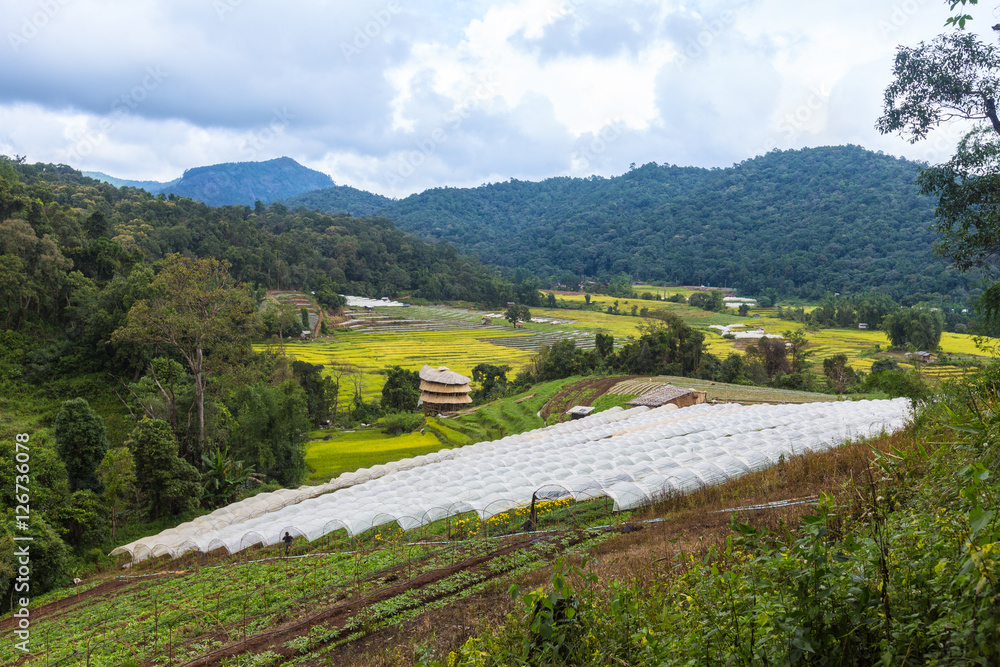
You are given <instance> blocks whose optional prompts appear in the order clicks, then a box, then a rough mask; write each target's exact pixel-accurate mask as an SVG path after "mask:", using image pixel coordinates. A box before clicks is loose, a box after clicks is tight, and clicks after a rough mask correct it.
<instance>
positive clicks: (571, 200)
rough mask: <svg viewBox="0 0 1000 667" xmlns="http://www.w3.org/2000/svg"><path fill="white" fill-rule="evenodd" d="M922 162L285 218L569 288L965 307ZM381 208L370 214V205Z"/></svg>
mask: <svg viewBox="0 0 1000 667" xmlns="http://www.w3.org/2000/svg"><path fill="white" fill-rule="evenodd" d="M919 168H920V165H919V164H917V163H914V162H910V161H907V160H903V159H897V158H894V157H891V156H889V155H883V154H881V153H873V152H871V151H867V150H865V149H863V148H860V147H858V146H834V147H825V148H808V149H803V150H789V151H772V152H771V153H768V154H767V155H764V156H761V157H757V158H754V159H752V160H746V161H744V162H742V163H740V164H738V165H734V166H733V167H731V168H727V169H701V168H695V167H677V166H673V165H657V164H653V163H650V164H646V165H644V166H641V167H636V168H633V169H632V170H631V171H629V172H628V173H625V174H623V175H621V176H617V177H614V178H601V177H598V176H592V177H589V178H585V179H580V178H550V179H547V180H545V181H542V182H539V183H533V182H526V181H517V180H511V181H509V182H505V183H493V184H488V185H483V186H480V187H478V188H471V189H468V188H435V189H432V190H427V191H426V192H423V193H420V194H415V195H412V196H410V197H407V198H405V199H401V200H396V201H393V200H385V199H384V198H381V197H377V196H375V195H370V196H368V197H364V196H363V194H362V193H359V192H358V191H353V189H348V188H344V187H336V188H330V189H326V190H319V191H315V192H310V193H307V194H305V195H300V196H299V197H296V198H293V199H290V200H287V201H286V202H285V203H286V204H288V205H289V206H290V207H297V206H306V207H310V208H321V209H322V210H326V211H336V212H349V213H355V214H366V215H371V214H374V213H378V214H379V215H384V216H386V217H388V218H391V219H392V220H393V221H394V222H395V223H396V224H397V225H398V226H399V228H400V229H403V230H406V231H408V232H410V233H413V234H416V235H418V236H421V237H423V238H427V239H441V240H446V241H448V242H449V243H454V244H455V245H457V246H458V247H459V248H460V249H462V250H466V251H472V252H475V253H476V254H477V255H478V256H479V257H480V259H482V261H484V262H487V263H490V264H494V265H497V266H505V267H522V268H524V269H526V270H528V271H531V272H533V273H535V275H538V276H539V277H541V278H542V279H543V280H544V279H549V280H552V281H553V282H555V283H562V284H565V285H573V284H575V283H577V282H578V281H579V280H580V279H581V278H582V277H592V278H593V277H596V278H604V279H605V280H607V279H608V278H609V277H610V276H613V275H617V274H620V273H622V272H624V273H627V274H629V275H631V276H632V278H633V280H635V281H652V282H672V283H679V284H711V285H718V286H730V287H737V288H738V289H739V290H740V291H741V293H743V294H748V295H756V294H759V293H761V292H762V291H763V290H764V289H766V288H774V289H776V290H777V291H778V293H780V294H781V295H782V296H785V297H804V298H812V299H815V298H819V297H822V296H823V295H824V294H827V293H833V292H840V293H845V294H846V293H858V292H863V291H866V290H868V289H872V288H877V289H879V290H880V291H882V292H884V293H886V294H888V295H889V296H891V297H892V298H893V299H895V300H897V301H900V302H902V303H904V304H906V303H916V302H918V301H927V300H935V295H948V296H949V297H951V299H954V300H958V301H964V300H965V297H966V296H967V295H968V292H969V291H970V289H973V287H972V286H973V285H974V277H969V276H964V275H960V274H959V273H958V272H957V271H955V270H954V269H952V268H951V267H949V265H948V263H947V262H946V261H945V260H943V259H941V258H940V257H938V256H936V255H935V254H934V251H933V246H934V243H935V242H936V240H937V237H936V234H935V231H934V230H933V229H932V227H931V225H932V223H933V220H934V200H933V198H931V197H928V196H922V195H920V194H919V192H918V189H917V185H916V183H915V178H916V174H917V171H918V169H919ZM380 205H381V207H380Z"/></svg>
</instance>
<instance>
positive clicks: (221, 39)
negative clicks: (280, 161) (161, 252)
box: [0, 0, 992, 196]
mask: <svg viewBox="0 0 1000 667" xmlns="http://www.w3.org/2000/svg"><path fill="white" fill-rule="evenodd" d="M46 8H47V9H46ZM946 16H947V8H945V7H943V6H942V5H941V3H940V2H938V1H937V0H869V1H865V2H862V1H861V0H844V1H843V2H838V3H821V4H816V3H798V4H796V3H788V2H786V1H784V0H781V1H779V0H700V1H699V0H692V1H690V2H688V1H683V2H682V1H681V0H670V1H669V2H661V1H658V0H588V1H587V2H584V1H583V0H501V1H493V2H491V1H489V0H464V1H463V2H445V3H435V4H430V3H423V4H413V3H411V2H408V1H407V0H359V1H355V0H352V1H348V0H303V1H302V2H299V3H296V4H294V5H278V4H277V3H273V2H271V3H269V2H264V1H263V0H218V1H217V2H216V1H214V0H213V1H212V2H209V1H206V0H171V1H170V2H167V0H7V2H5V3H3V5H2V6H0V24H2V25H4V26H6V27H7V32H6V34H5V40H4V44H0V151H2V152H5V153H18V154H27V155H28V157H29V159H30V160H41V161H52V162H65V161H67V160H70V161H71V162H72V164H73V165H74V166H77V167H80V168H84V169H98V170H102V171H107V172H109V173H112V174H114V175H116V176H121V177H130V178H142V179H159V180H166V179H169V178H174V177H176V176H177V175H179V174H180V173H181V172H182V171H183V170H184V169H185V168H189V167H193V166H199V165H202V164H212V163H216V162H223V161H234V160H248V159H260V160H263V159H269V158H272V157H278V156H280V155H289V156H290V157H293V158H295V159H296V160H299V161H300V162H302V163H303V164H306V165H309V166H312V167H314V168H319V169H321V170H324V171H327V172H328V173H330V174H331V175H332V176H333V177H334V179H335V180H336V181H337V182H339V183H347V184H351V185H356V186H357V187H363V188H366V189H370V190H374V191H377V192H381V193H384V194H390V195H397V196H398V195H405V194H407V193H409V192H413V191H416V190H420V189H424V188H427V187H433V186H441V185H478V184H479V183H482V182H484V181H488V180H495V179H506V178H510V177H515V178H522V179H540V178H544V177H547V176H553V175H560V174H572V175H587V174H588V173H591V172H597V173H600V174H603V175H611V174H614V173H620V172H621V171H624V170H625V169H627V168H628V165H629V164H630V163H631V162H637V163H642V162H646V161H651V160H652V161H656V162H661V163H662V162H672V163H677V164H692V165H697V166H726V165H728V164H730V163H732V162H736V161H740V160H742V159H746V158H749V157H752V156H753V155H755V154H759V153H762V152H765V151H766V150H769V149H770V148H773V147H781V148H789V147H800V146H803V145H823V144H838V143H847V142H852V143H859V144H861V145H863V146H866V147H869V148H873V149H881V150H885V151H887V152H892V153H895V154H904V155H907V156H911V157H914V158H920V159H930V160H936V159H940V158H941V157H943V156H944V155H947V153H948V151H950V150H951V146H952V145H953V141H954V137H953V135H954V131H951V132H950V133H948V132H946V133H941V134H942V135H943V138H938V139H937V140H935V141H932V142H928V143H926V144H917V145H915V146H911V145H909V144H906V143H904V142H902V141H901V140H899V139H898V138H895V137H881V136H879V135H878V134H877V133H876V132H875V130H874V129H873V125H874V121H875V117H876V116H877V115H878V113H879V111H880V99H881V91H882V90H883V89H884V87H885V85H886V83H887V82H888V80H889V76H890V68H891V63H892V58H893V55H894V53H895V48H896V45H897V44H898V43H907V44H914V43H916V42H917V41H919V40H920V39H930V38H932V37H933V36H934V35H935V34H936V33H938V32H940V31H941V30H942V29H943V28H942V25H943V22H944V19H945V18H946ZM990 18H991V17H990V16H988V15H987V13H986V12H984V13H983V16H982V17H978V18H977V22H978V23H977V24H976V25H975V26H974V27H975V28H976V29H977V30H980V31H981V32H986V33H988V32H990V31H989V27H988V25H986V23H988V22H989V21H990ZM980 24H981V25H980ZM988 38H989V39H992V36H988ZM151 71H152V72H156V73H159V75H158V76H157V77H154V80H151V79H150V74H149V73H150V72H151ZM139 98H141V99H139ZM123 105H124V107H125V108H127V114H124V115H123V114H122V113H121V110H122V108H123ZM91 144H92V145H91ZM81 146H84V147H85V151H84V150H81ZM84 152H85V153H86V154H83V153H84ZM404 174H405V175H404Z"/></svg>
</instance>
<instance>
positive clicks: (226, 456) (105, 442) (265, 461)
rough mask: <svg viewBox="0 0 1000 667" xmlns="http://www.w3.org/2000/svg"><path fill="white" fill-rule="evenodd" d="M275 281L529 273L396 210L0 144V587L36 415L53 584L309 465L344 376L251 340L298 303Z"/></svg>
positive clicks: (350, 288)
mask: <svg viewBox="0 0 1000 667" xmlns="http://www.w3.org/2000/svg"><path fill="white" fill-rule="evenodd" d="M272 288H275V289H299V290H306V291H311V292H314V293H315V295H316V299H317V301H318V302H319V303H320V304H321V305H324V306H326V307H331V306H336V305H338V304H339V303H340V297H339V294H341V293H358V294H363V295H369V296H378V295H389V296H395V295H398V294H400V293H403V292H405V293H406V294H409V295H411V296H414V297H416V298H420V297H424V298H427V299H435V300H439V299H449V300H471V301H476V302H478V303H488V304H492V305H500V304H503V303H506V302H507V301H509V300H513V299H515V298H518V295H519V294H521V295H523V294H526V292H525V290H528V291H532V290H531V286H530V284H528V283H523V284H512V283H511V282H509V281H507V280H505V279H503V278H502V277H501V276H500V275H499V274H498V273H497V272H496V271H494V270H491V269H488V268H487V267H484V266H483V265H482V264H480V263H479V262H478V261H477V260H475V259H472V258H468V257H463V256H460V255H459V254H458V252H457V251H456V250H455V248H454V247H452V246H449V245H447V244H445V243H438V244H431V243H428V242H425V241H421V240H419V239H417V238H415V237H412V236H410V235H408V234H406V233H404V232H402V231H400V230H398V229H396V228H394V227H393V225H392V223H391V222H390V221H389V220H387V219H385V218H354V217H351V216H349V215H337V216H330V215H328V214H325V213H319V212H316V211H307V210H305V209H302V210H300V211H297V212H292V211H289V210H288V208H287V207H285V206H284V205H282V204H277V203H276V204H272V205H270V206H268V205H265V204H263V203H261V202H257V203H256V204H255V205H254V206H253V207H250V206H226V207H220V208H214V207H211V206H208V205H206V204H203V203H200V202H196V201H193V200H191V199H188V198H184V197H177V196H174V195H170V196H165V195H163V194H160V195H157V196H153V195H151V194H149V193H148V192H146V191H144V190H140V189H136V188H130V187H122V188H116V187H114V186H112V185H109V184H106V183H102V182H99V181H95V180H93V179H90V178H87V177H85V176H83V175H82V174H81V173H80V172H77V171H75V170H73V169H71V168H70V167H67V166H65V165H50V164H26V163H24V161H23V159H20V158H15V159H10V158H5V157H2V156H0V318H2V319H3V326H2V328H0V405H2V407H3V411H4V415H5V418H4V421H2V422H0V431H3V437H0V481H3V482H4V483H3V484H2V485H0V487H2V489H0V500H2V502H0V508H2V509H0V527H3V531H2V532H0V595H2V594H5V593H6V592H8V591H9V586H10V583H11V577H12V576H13V575H12V573H13V572H14V570H13V569H11V568H12V566H11V561H10V555H11V554H12V553H13V550H12V548H11V546H12V545H13V542H12V541H11V539H10V535H11V534H13V528H12V526H13V521H14V517H13V513H12V512H13V507H14V497H13V495H12V494H13V491H14V488H15V486H14V481H13V479H14V478H13V475H14V459H15V439H14V437H15V434H16V433H21V431H20V430H18V431H11V429H15V428H16V429H23V430H28V429H27V424H33V425H37V426H38V427H39V428H32V429H31V434H30V450H31V474H32V487H31V488H32V494H33V495H32V503H31V525H32V528H33V530H35V531H36V541H35V542H34V543H33V546H32V549H33V551H32V554H33V563H34V564H35V565H36V566H37V567H40V568H43V570H44V572H46V573H47V574H46V576H45V577H42V576H38V577H37V578H36V579H35V580H33V581H32V586H33V587H35V589H36V590H37V591H39V592H40V591H44V590H46V589H48V588H50V587H52V586H54V585H58V584H64V583H66V582H67V581H68V579H67V577H69V574H68V573H69V572H71V571H73V570H74V569H78V571H80V572H83V571H85V570H87V569H88V568H92V567H96V566H99V565H102V564H103V565H107V564H108V561H107V557H106V556H104V554H105V553H106V552H107V551H109V550H110V547H111V546H112V545H113V544H114V542H115V540H116V539H118V540H120V539H122V536H121V533H119V535H118V537H117V538H116V537H115V534H116V531H119V530H126V531H129V530H132V531H140V532H141V531H142V530H149V529H152V530H154V532H155V530H158V529H155V528H149V526H150V525H151V524H148V523H147V522H154V523H155V522H158V521H170V520H173V519H170V518H169V517H174V516H176V515H179V514H184V513H186V512H192V511H195V510H196V509H197V508H198V507H199V506H200V507H202V508H209V507H216V506H219V505H221V504H225V503H226V502H228V501H230V500H232V498H233V497H234V496H235V495H236V494H237V493H239V492H242V491H244V490H245V487H246V486H247V484H248V483H249V480H254V481H256V482H257V483H259V484H261V486H260V487H259V488H261V489H273V488H278V487H279V486H284V485H294V484H296V483H298V482H300V481H301V479H302V477H303V475H304V474H305V472H306V467H305V462H304V459H303V454H302V448H301V447H302V444H303V442H304V438H305V433H306V432H307V431H308V430H309V429H310V428H313V427H315V426H317V425H318V424H321V423H323V422H324V421H325V420H326V419H327V415H326V413H325V410H326V409H328V408H329V405H330V404H331V403H335V402H336V400H337V396H338V393H339V392H340V390H341V387H340V386H339V384H338V382H337V381H334V380H331V379H330V378H328V377H327V378H324V377H321V374H320V371H321V368H322V367H321V366H314V365H312V364H305V363H299V362H292V361H291V360H289V359H287V358H285V357H284V356H283V354H280V353H272V352H270V351H266V350H265V351H260V350H255V349H254V348H253V347H252V342H253V340H254V339H257V340H259V339H260V338H262V337H263V336H265V335H266V334H268V333H269V328H271V326H272V325H273V324H275V323H277V326H278V327H279V328H283V327H284V326H285V321H284V319H282V318H283V317H285V315H290V316H292V318H293V319H297V318H298V317H299V315H300V313H299V312H297V311H288V312H285V311H282V310H281V307H280V306H275V305H274V304H268V303H267V302H266V301H265V300H264V297H265V291H266V290H267V289H272ZM532 293H533V294H534V296H535V298H536V299H537V298H538V293H537V291H533V292H532ZM307 321H308V320H307ZM269 322H270V324H269ZM345 372H346V371H345ZM345 382H346V381H345ZM343 391H344V392H346V391H347V388H346V386H345V387H344V388H343ZM359 414H360V413H359ZM343 420H344V417H343V416H342V417H341V421H343ZM18 437H19V438H20V439H18V440H17V442H18V443H24V442H27V441H25V440H24V439H23V438H26V437H29V436H28V434H23V433H22V435H19V436H18ZM156 525H159V524H156ZM109 540H110V541H109Z"/></svg>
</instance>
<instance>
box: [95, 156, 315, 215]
mask: <svg viewBox="0 0 1000 667" xmlns="http://www.w3.org/2000/svg"><path fill="white" fill-rule="evenodd" d="M84 176H89V177H90V178H93V179H96V180H99V181H103V182H105V183H110V184H111V185H114V186H115V187H133V188H141V189H143V190H146V191H148V192H150V193H152V194H154V195H155V194H160V193H161V192H162V193H163V194H166V195H169V194H174V195H176V196H178V197H188V198H189V199H194V200H195V201H200V202H202V203H204V204H208V205H210V206H226V205H253V204H254V202H257V201H262V202H264V203H265V204H270V203H271V202H275V201H278V200H281V199H287V198H288V197H294V196H295V195H298V194H301V193H303V192H309V191H311V190H318V189H320V188H329V187H333V186H334V182H333V179H331V178H330V177H329V176H327V175H326V174H324V173H321V172H318V171H316V170H314V169H309V168H308V167H303V166H302V165H301V164H299V163H298V162H296V161H295V160H293V159H291V158H288V157H281V158H276V159H274V160H266V161H264V162H226V163H223V164H214V165H209V166H206V167H195V168H193V169H187V170H185V171H184V175H183V176H181V177H180V178H177V179H174V180H172V181H169V182H166V183H160V182H157V181H130V180H126V179H121V178H115V177H113V176H108V175H107V174H102V173H100V172H84Z"/></svg>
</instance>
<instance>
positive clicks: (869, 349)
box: [286, 297, 982, 405]
mask: <svg viewBox="0 0 1000 667" xmlns="http://www.w3.org/2000/svg"><path fill="white" fill-rule="evenodd" d="M599 299H601V300H608V302H609V303H611V302H613V301H614V299H609V297H599ZM618 301H619V308H620V309H626V310H628V309H631V306H632V305H633V304H635V305H638V306H639V307H643V306H645V307H650V308H653V307H663V308H666V309H667V310H669V311H670V312H674V313H676V314H678V315H679V316H681V317H683V318H684V319H685V321H687V322H688V323H689V324H690V325H692V326H694V327H696V328H698V329H700V330H702V331H705V333H706V337H705V343H706V346H707V348H708V351H709V352H711V353H712V354H715V355H716V356H718V357H720V358H725V357H726V356H728V355H729V354H730V353H731V352H732V351H734V346H733V343H734V341H732V340H727V339H723V338H722V337H721V335H719V334H718V333H717V332H716V331H715V330H711V329H708V326H709V325H710V324H731V323H734V322H742V323H745V324H747V325H748V326H749V327H763V328H764V329H765V330H766V331H767V332H768V333H783V332H785V331H798V330H801V329H802V328H803V327H802V325H801V324H799V323H797V322H791V321H788V320H780V319H777V318H776V317H774V316H773V315H774V310H773V309H760V310H759V311H755V312H759V313H761V314H762V315H763V316H762V317H760V318H758V319H752V318H745V317H744V318H741V317H739V316H738V315H736V314H735V313H711V312H707V311H703V310H700V309H694V308H689V307H687V306H684V305H682V304H675V303H666V302H650V301H641V300H629V302H628V303H626V302H625V300H622V299H619V300H618ZM357 315H358V317H359V318H360V317H364V316H365V315H369V316H374V317H375V319H374V320H373V321H372V322H371V323H370V326H368V327H364V328H358V329H338V330H337V333H336V335H335V336H334V337H331V338H326V339H321V340H318V341H311V342H299V341H292V342H289V343H286V347H287V349H288V351H289V354H291V355H293V356H294V357H295V358H297V359H299V360H302V361H308V362H311V363H317V364H324V365H328V364H330V363H331V362H333V363H339V364H351V365H354V366H357V367H359V368H361V369H362V370H363V376H362V378H361V391H362V396H363V397H365V398H366V399H367V398H371V397H373V396H375V395H377V394H378V393H379V392H380V391H381V388H382V384H383V381H384V376H383V375H381V374H379V373H378V371H381V370H382V369H384V368H385V367H387V366H392V365H399V366H402V367H403V368H407V369H410V370H418V369H419V368H420V367H422V366H423V365H424V364H429V365H431V366H447V367H448V368H450V369H452V370H454V371H456V372H459V373H462V374H464V375H471V373H472V369H473V368H474V367H475V366H476V365H478V364H480V363H490V364H507V365H509V366H511V368H512V369H513V372H514V373H516V372H517V371H518V370H519V369H520V368H522V367H523V366H524V365H525V364H526V363H528V361H529V360H530V358H531V356H532V354H533V353H534V352H535V351H536V350H538V349H539V347H540V346H541V345H543V344H547V345H551V344H552V343H554V342H555V341H557V340H559V339H561V338H572V339H574V340H575V341H576V344H577V346H578V347H583V348H590V347H593V345H594V336H595V334H597V333H598V332H603V333H610V334H611V335H613V336H614V337H615V339H616V341H617V342H618V344H621V343H623V342H625V341H626V340H627V339H628V338H629V337H630V336H637V335H638V327H639V325H640V324H641V323H642V321H643V320H642V319H641V318H638V317H631V316H629V315H608V314H607V313H603V312H597V311H592V310H566V309H547V308H533V309H532V315H533V316H534V317H543V318H552V319H559V320H563V321H566V320H572V322H571V323H568V324H559V325H552V324H542V323H538V322H528V323H527V325H526V328H525V329H517V330H515V329H514V328H513V327H511V326H510V325H509V324H508V323H507V322H506V321H503V320H499V319H494V320H493V323H492V324H489V325H483V324H481V320H482V317H483V313H481V312H478V311H473V310H467V309H461V308H450V307H446V306H412V307H407V308H376V309H375V310H374V311H373V312H372V313H357ZM378 318H383V319H378ZM380 322H381V323H380ZM805 335H806V338H807V339H808V340H809V343H810V344H809V347H808V350H809V351H810V352H813V355H812V360H813V361H814V366H813V370H814V371H817V365H816V364H821V363H822V360H823V359H824V358H827V357H830V356H833V355H835V354H839V353H843V354H845V355H847V358H848V363H850V364H851V366H852V367H853V368H855V369H856V370H860V371H868V370H869V369H870V368H871V365H872V363H873V362H874V361H875V360H876V359H878V358H879V357H878V356H876V355H875V354H874V352H875V349H876V346H881V348H882V349H886V348H887V347H888V345H889V341H888V340H887V339H886V337H885V334H883V333H882V332H879V331H861V330H856V329H821V330H815V331H813V330H809V331H805ZM941 345H942V348H943V349H944V351H945V352H948V353H953V354H962V355H974V354H976V353H977V352H978V353H979V354H982V352H981V351H980V350H978V348H976V346H975V343H974V341H973V338H972V336H968V335H962V334H951V333H949V334H945V335H944V336H943V337H942V341H941ZM901 365H903V366H904V367H910V366H909V365H907V364H901ZM819 368H820V369H821V366H819ZM327 372H329V369H328V371H327ZM922 372H925V373H926V374H927V375H928V376H931V377H937V378H942V379H948V378H953V377H961V374H962V372H963V371H962V370H961V369H959V368H954V367H939V366H932V367H928V368H925V369H922ZM688 384H690V382H689V383H688ZM341 387H342V388H341V394H340V401H339V402H340V404H341V405H344V404H346V403H347V402H348V401H349V400H350V398H351V397H352V396H353V393H354V390H353V386H352V384H351V381H350V379H349V378H348V379H346V380H344V381H342V383H341ZM719 397H720V398H723V396H721V395H720V396H719ZM746 400H752V399H749V398H747V399H746ZM778 400H782V399H778Z"/></svg>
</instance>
